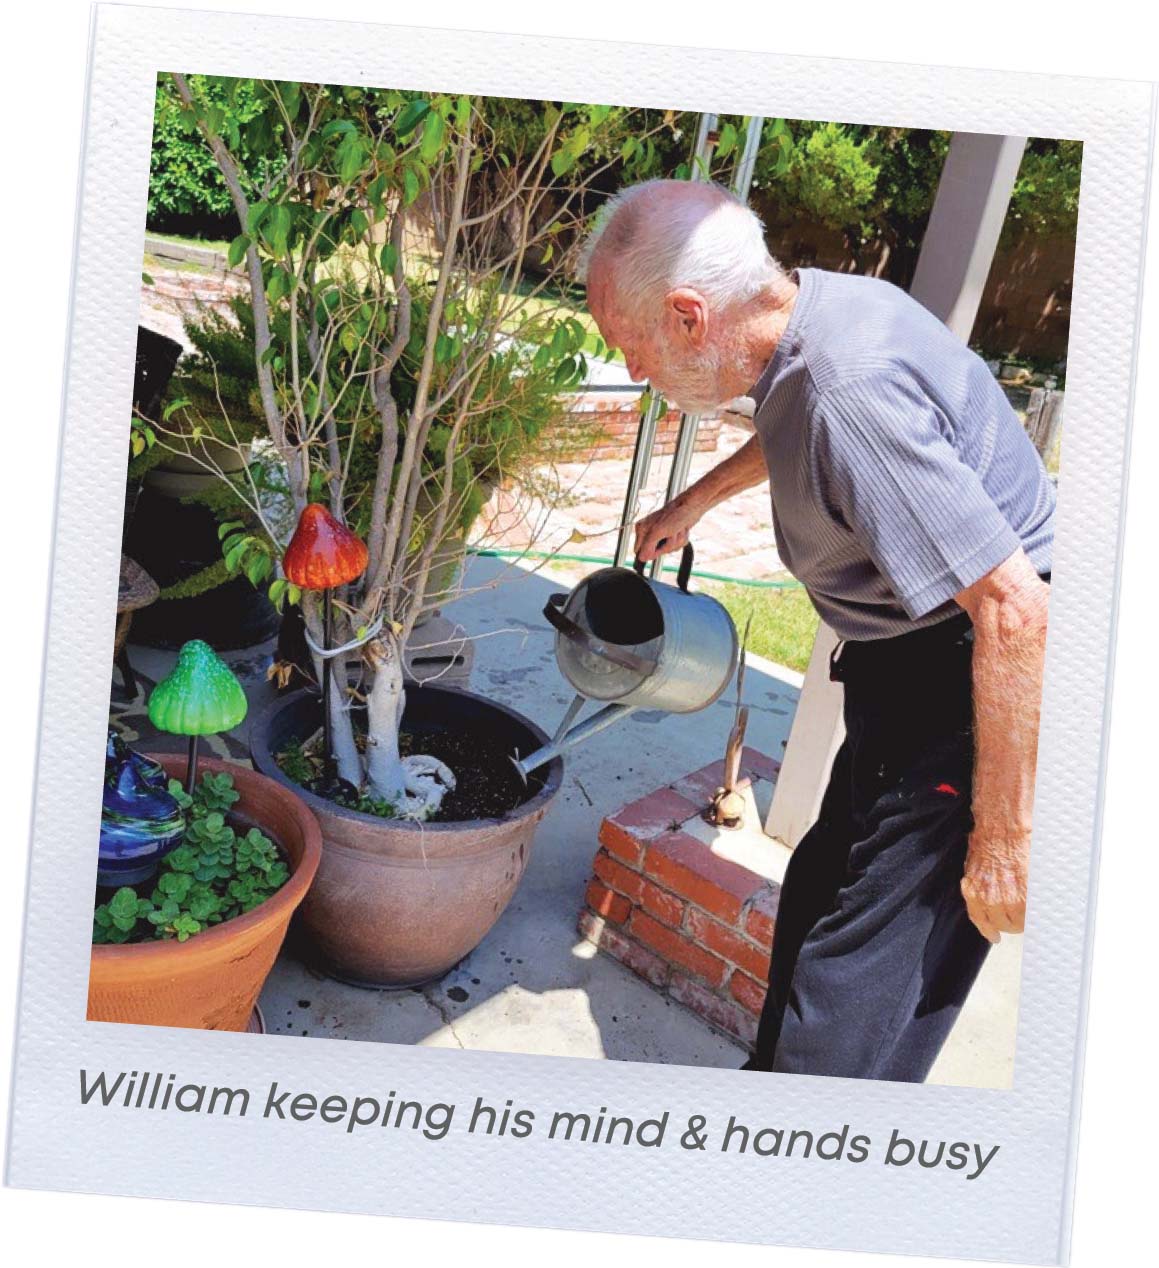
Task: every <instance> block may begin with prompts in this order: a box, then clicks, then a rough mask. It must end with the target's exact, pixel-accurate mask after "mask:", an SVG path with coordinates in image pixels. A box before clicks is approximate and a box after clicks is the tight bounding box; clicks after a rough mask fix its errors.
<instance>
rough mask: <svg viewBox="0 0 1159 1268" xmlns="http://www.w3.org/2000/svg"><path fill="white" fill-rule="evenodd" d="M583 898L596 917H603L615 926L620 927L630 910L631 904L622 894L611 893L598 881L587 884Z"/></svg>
mask: <svg viewBox="0 0 1159 1268" xmlns="http://www.w3.org/2000/svg"><path fill="white" fill-rule="evenodd" d="M585 898H586V900H587V904H588V906H589V907H590V908H591V909H592V911H594V912H595V913H596V915H597V916H603V918H604V919H605V920H610V921H612V922H613V923H614V924H617V925H622V924H623V923H624V921H625V920H627V919H628V916H629V914H630V913H631V910H632V904H631V903H630V902H628V900H627V899H626V898H625V897H624V896H623V894H616V893H613V892H612V891H611V890H610V889H609V888H608V887H607V886H606V885H604V884H602V883H601V882H600V881H598V880H592V881H589V882H588V892H587V894H586V895H585Z"/></svg>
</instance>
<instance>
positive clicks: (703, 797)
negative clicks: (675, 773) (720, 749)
mask: <svg viewBox="0 0 1159 1268" xmlns="http://www.w3.org/2000/svg"><path fill="white" fill-rule="evenodd" d="M750 782H751V781H750V780H749V778H748V776H747V775H742V776H741V778H740V779H739V780H738V781H737V786H738V788H747V787H748V786H749V783H750ZM723 783H724V758H720V759H719V760H718V761H715V762H709V764H708V765H707V766H702V767H701V768H700V769H699V770H694V771H691V772H690V773H689V774H687V775H685V776H683V778H681V779H678V780H676V781H675V782H674V783H673V785H672V788H673V790H674V791H675V792H677V793H679V794H680V795H681V796H682V797H685V798H687V799H688V800H689V801H691V802H692V803H693V804H694V805H695V806H696V807H697V809H698V810H704V809H705V807H707V806H708V804H709V803H710V802H711V801H712V799H713V797H715V796H716V790H717V789H718V788H719V787H721V785H722V784H723Z"/></svg>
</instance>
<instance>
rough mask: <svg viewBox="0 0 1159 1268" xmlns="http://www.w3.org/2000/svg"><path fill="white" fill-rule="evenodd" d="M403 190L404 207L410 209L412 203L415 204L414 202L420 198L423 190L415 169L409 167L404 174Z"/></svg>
mask: <svg viewBox="0 0 1159 1268" xmlns="http://www.w3.org/2000/svg"><path fill="white" fill-rule="evenodd" d="M402 189H403V196H402V201H403V206H404V207H409V206H410V205H411V203H413V202H414V200H415V199H416V198H417V197H418V196H419V193H420V192H421V189H420V186H419V178H418V173H417V172H416V171H415V170H414V168H413V167H408V168H407V169H406V171H405V172H403V174H402Z"/></svg>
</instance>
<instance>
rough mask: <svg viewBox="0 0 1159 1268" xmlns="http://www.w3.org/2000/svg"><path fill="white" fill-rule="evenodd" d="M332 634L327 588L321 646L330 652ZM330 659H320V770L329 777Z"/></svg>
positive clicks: (331, 746)
mask: <svg viewBox="0 0 1159 1268" xmlns="http://www.w3.org/2000/svg"><path fill="white" fill-rule="evenodd" d="M333 632H334V608H333V591H332V590H330V589H329V588H327V589H326V590H325V591H323V594H322V646H323V647H324V649H325V650H326V651H329V650H330V643H331V642H332V635H333ZM330 674H331V667H330V657H329V656H323V657H322V769H323V773H324V774H325V775H326V776H327V777H329V775H330V766H331V763H332V762H333V760H334V736H333V733H332V732H331V726H332V723H331V720H330Z"/></svg>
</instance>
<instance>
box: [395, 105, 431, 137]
mask: <svg viewBox="0 0 1159 1268" xmlns="http://www.w3.org/2000/svg"><path fill="white" fill-rule="evenodd" d="M430 112H431V105H430V102H429V101H421V100H416V101H408V102H407V103H406V105H405V106H403V108H402V110H401V111H400V112H399V116H398V118H397V119H396V120H395V125H394V130H395V133H396V134H397V135H398V136H400V137H405V136H409V135H410V134H411V133H412V132H413V131H414V130H415V128H417V127H418V126H419V124H420V123H422V121H423V120H424V119H425V118H426V117H427V115H428V114H430Z"/></svg>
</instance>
